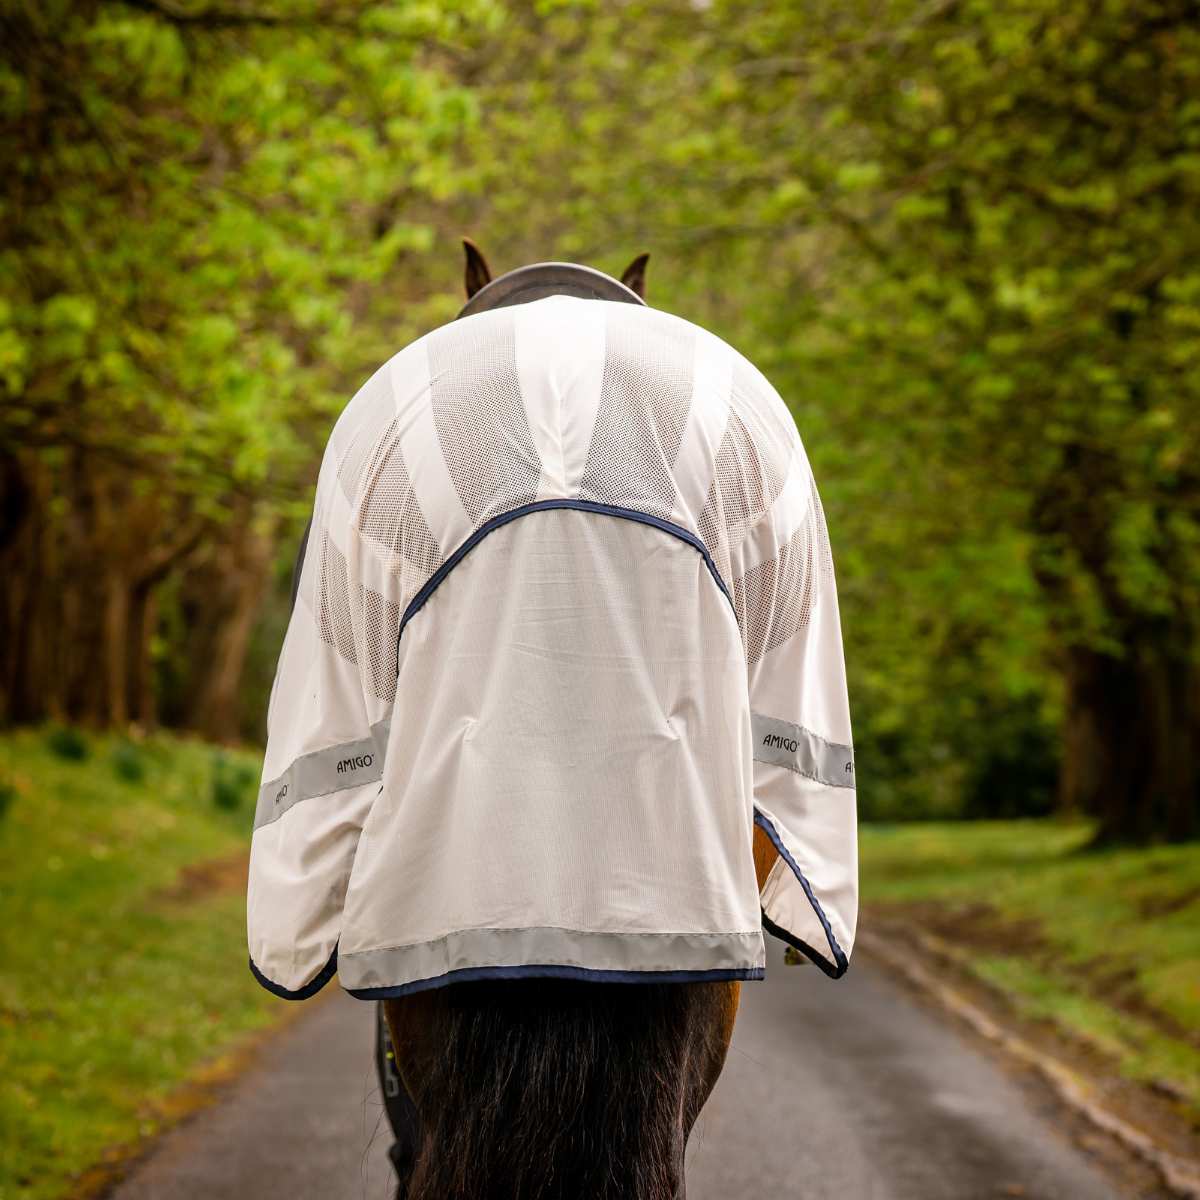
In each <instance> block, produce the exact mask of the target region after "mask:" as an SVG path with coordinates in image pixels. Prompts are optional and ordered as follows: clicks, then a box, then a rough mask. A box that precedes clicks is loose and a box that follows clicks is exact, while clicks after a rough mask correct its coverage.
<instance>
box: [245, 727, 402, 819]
mask: <svg viewBox="0 0 1200 1200" xmlns="http://www.w3.org/2000/svg"><path fill="white" fill-rule="evenodd" d="M388 724H389V721H388V720H386V719H385V720H383V721H379V722H378V723H376V724H375V725H372V726H371V736H370V737H367V738H360V739H358V740H357V741H354V742H342V743H341V744H340V745H338V746H327V747H326V748H325V749H323V750H314V751H312V752H311V753H310V754H302V755H301V756H300V757H299V758H298V759H296V761H295V762H293V763H292V765H291V766H290V767H288V769H287V770H286V771H284V773H283V774H282V775H280V776H279V778H278V779H272V780H271V781H270V783H264V784H263V785H262V787H261V788H259V791H258V807H257V808H256V809H255V811H254V828H255V829H261V828H262V827H263V826H264V825H270V823H271V822H272V821H278V820H279V818H280V817H282V816H283V814H284V813H285V812H287V810H288V809H289V808H291V807H292V806H293V805H295V804H299V803H300V801H301V800H312V799H313V798H314V797H316V796H328V795H329V794H330V793H331V792H340V791H344V790H345V789H346V788H352V787H361V786H362V785H363V784H364V783H378V782H379V781H380V780H381V779H382V778H383V751H384V748H385V747H386V746H387V737H388Z"/></svg>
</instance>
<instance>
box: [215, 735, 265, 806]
mask: <svg viewBox="0 0 1200 1200" xmlns="http://www.w3.org/2000/svg"><path fill="white" fill-rule="evenodd" d="M257 782H258V771H257V769H256V768H255V767H254V766H252V765H251V764H249V763H247V762H246V761H245V760H244V759H242V758H237V759H233V758H231V757H230V756H229V754H228V753H227V752H226V751H224V750H215V751H213V755H212V783H211V794H212V802H213V804H214V805H216V807H217V808H219V809H223V810H224V811H226V812H237V811H239V810H240V809H242V808H243V807H245V806H246V805H247V804H248V803H249V802H250V801H252V800H253V798H254V794H255V785H256V784H257Z"/></svg>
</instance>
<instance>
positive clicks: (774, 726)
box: [750, 712, 854, 788]
mask: <svg viewBox="0 0 1200 1200" xmlns="http://www.w3.org/2000/svg"><path fill="white" fill-rule="evenodd" d="M750 730H751V734H752V736H753V738H754V759H755V761H756V762H763V763H774V764H775V765H776V766H780V767H787V769H788V770H789V771H795V772H796V773H797V774H798V775H804V776H806V777H807V778H809V779H815V780H816V781H817V782H818V783H824V784H828V785H829V786H830V787H844V788H852V787H854V748H853V747H852V746H840V745H838V743H837V742H827V741H826V740H825V739H824V738H823V737H818V736H817V735H816V734H815V733H810V732H809V731H808V730H807V729H805V728H804V726H803V725H794V724H793V723H792V722H791V721H781V720H780V719H779V718H778V717H767V716H764V715H763V714H762V713H757V712H751V713H750Z"/></svg>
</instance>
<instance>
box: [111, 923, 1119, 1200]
mask: <svg viewBox="0 0 1200 1200" xmlns="http://www.w3.org/2000/svg"><path fill="white" fill-rule="evenodd" d="M768 945H769V948H770V957H769V966H768V971H767V973H768V979H767V981H766V982H764V983H751V984H746V985H744V986H743V989H742V1007H741V1011H740V1014H739V1017H738V1023H737V1028H736V1032H735V1035H734V1040H733V1045H732V1047H731V1048H730V1054H729V1059H728V1061H727V1063H726V1067H725V1071H724V1073H723V1074H722V1076H721V1080H720V1083H719V1084H718V1085H717V1089H716V1091H715V1092H714V1093H713V1095H712V1097H711V1099H710V1100H709V1103H708V1106H707V1107H706V1108H705V1110H704V1112H703V1113H702V1114H701V1117H700V1120H699V1122H698V1123H697V1126H696V1128H695V1130H694V1131H693V1133H692V1141H691V1145H690V1147H689V1154H688V1197H689V1200H741V1198H743V1197H744V1198H745V1200H766V1198H768V1197H789V1198H790V1197H796V1198H802V1200H826V1198H828V1200H832V1198H833V1197H837V1198H838V1200H993V1198H994V1200H1003V1198H1005V1197H1013V1196H1018V1197H1024V1198H1025V1200H1117V1198H1119V1197H1120V1196H1122V1195H1123V1193H1120V1192H1118V1191H1115V1190H1113V1186H1112V1185H1111V1184H1110V1183H1108V1182H1106V1180H1105V1179H1104V1178H1103V1177H1102V1176H1101V1175H1100V1174H1099V1173H1098V1172H1097V1170H1096V1169H1095V1168H1094V1167H1093V1165H1092V1164H1091V1163H1090V1161H1089V1159H1088V1157H1087V1155H1086V1153H1085V1152H1083V1151H1081V1150H1079V1149H1078V1148H1077V1147H1076V1146H1075V1145H1074V1144H1073V1143H1072V1142H1071V1140H1069V1138H1068V1137H1067V1136H1066V1135H1065V1133H1063V1132H1060V1131H1059V1130H1058V1129H1056V1128H1055V1115H1054V1110H1053V1108H1052V1107H1051V1106H1050V1105H1049V1104H1048V1103H1043V1102H1042V1101H1041V1100H1039V1098H1038V1095H1037V1093H1036V1092H1033V1091H1030V1090H1028V1089H1027V1088H1025V1087H1022V1086H1020V1085H1019V1084H1018V1083H1017V1082H1015V1081H1014V1080H1013V1079H1012V1078H1010V1077H1009V1076H1008V1075H1007V1073H1006V1071H1005V1070H1004V1068H1003V1067H1002V1066H1000V1065H998V1064H997V1063H996V1062H995V1061H994V1060H993V1059H992V1058H991V1057H990V1056H987V1055H984V1054H983V1053H981V1052H980V1051H979V1050H978V1049H977V1048H975V1046H974V1045H973V1044H972V1043H971V1042H970V1041H968V1040H967V1039H966V1037H965V1035H963V1034H961V1033H959V1032H958V1031H957V1030H955V1029H954V1028H952V1027H950V1026H949V1025H946V1024H944V1023H942V1022H941V1021H940V1020H939V1019H938V1017H937V1015H936V1014H935V1013H933V1012H931V1011H930V1010H929V1009H927V1008H926V1007H925V1006H924V1005H923V1004H921V1003H919V1002H917V1001H915V1000H913V999H912V998H911V997H910V995H909V994H908V993H907V992H906V991H905V990H904V989H903V988H902V987H901V986H900V985H898V984H896V983H894V982H893V981H892V980H891V979H890V978H888V977H887V976H886V975H884V974H883V973H881V972H880V971H879V970H878V969H877V968H875V967H874V966H873V965H872V964H871V963H870V962H869V961H867V960H866V959H865V958H863V957H860V958H859V959H858V960H857V961H856V962H855V963H854V965H853V966H852V967H851V970H850V972H849V974H848V975H847V976H846V977H845V978H844V979H842V980H839V981H837V982H833V981H830V980H827V979H825V978H824V977H823V976H822V975H820V974H819V973H818V972H817V970H816V969H815V968H813V967H808V966H805V967H785V966H784V965H783V964H782V963H781V961H780V955H781V948H780V946H779V943H777V942H775V941H774V940H773V939H768ZM331 990H334V991H336V994H335V995H333V996H330V997H328V998H326V999H320V1000H317V1001H310V1002H309V1003H310V1004H311V1006H312V1011H311V1012H310V1013H308V1014H306V1015H305V1016H304V1017H303V1018H302V1019H301V1020H299V1021H298V1022H297V1023H296V1024H294V1025H293V1026H291V1027H290V1028H289V1029H288V1030H287V1031H286V1032H284V1033H283V1034H281V1035H280V1036H279V1037H277V1038H276V1039H275V1040H274V1041H273V1042H272V1043H270V1044H269V1045H268V1047H267V1048H266V1050H265V1052H264V1053H263V1054H262V1055H261V1057H260V1058H259V1060H258V1061H257V1063H256V1065H255V1066H254V1067H253V1068H252V1069H251V1070H250V1071H249V1072H248V1073H247V1074H246V1075H245V1076H244V1077H243V1078H242V1079H240V1080H239V1081H238V1082H237V1083H235V1084H234V1085H233V1086H232V1087H231V1088H230V1090H229V1091H228V1093H226V1095H225V1096H224V1098H223V1100H222V1102H221V1103H220V1104H218V1105H217V1106H215V1107H213V1108H210V1109H208V1110H205V1111H203V1112H201V1113H200V1114H198V1115H197V1116H196V1117H194V1118H193V1119H192V1120H190V1121H189V1122H188V1123H187V1124H185V1125H183V1126H181V1127H180V1128H178V1129H176V1130H175V1131H173V1132H172V1133H170V1134H168V1135H167V1137H165V1138H164V1139H163V1141H162V1142H161V1143H160V1144H159V1146H158V1147H157V1149H156V1150H155V1152H154V1153H153V1154H152V1155H151V1156H150V1157H149V1158H148V1159H147V1160H146V1161H144V1162H143V1163H142V1165H141V1166H140V1168H139V1169H138V1170H136V1171H135V1172H134V1174H133V1175H132V1177H131V1178H129V1179H128V1180H127V1181H126V1182H125V1183H124V1184H123V1185H122V1186H120V1187H119V1188H118V1189H117V1191H116V1192H115V1194H114V1195H115V1200H309V1198H312V1200H318V1198H319V1200H390V1196H391V1190H390V1185H391V1177H390V1170H391V1168H390V1165H389V1164H388V1162H387V1159H386V1156H385V1151H386V1146H387V1142H388V1137H387V1131H386V1118H385V1117H384V1116H383V1110H382V1107H381V1104H380V1098H379V1092H378V1088H377V1086H376V1082H375V1075H374V1068H373V1065H372V1059H371V1051H372V1033H373V1027H372V1013H371V1008H370V1006H369V1005H367V1004H364V1003H362V1002H361V1001H357V1000H353V999H351V998H349V997H347V996H346V995H345V994H344V993H342V992H340V991H337V989H336V984H335V985H333V986H332V988H331Z"/></svg>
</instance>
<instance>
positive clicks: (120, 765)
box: [112, 742, 146, 783]
mask: <svg viewBox="0 0 1200 1200" xmlns="http://www.w3.org/2000/svg"><path fill="white" fill-rule="evenodd" d="M112 765H113V770H114V771H115V772H116V775H117V778H118V779H124V780H125V781H126V782H127V783H141V781H142V780H143V779H145V778H146V762H145V759H144V758H143V757H142V752H141V751H140V750H139V749H138V748H137V746H135V745H134V744H133V743H132V742H118V743H117V744H116V745H115V746H114V747H113V751H112Z"/></svg>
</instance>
